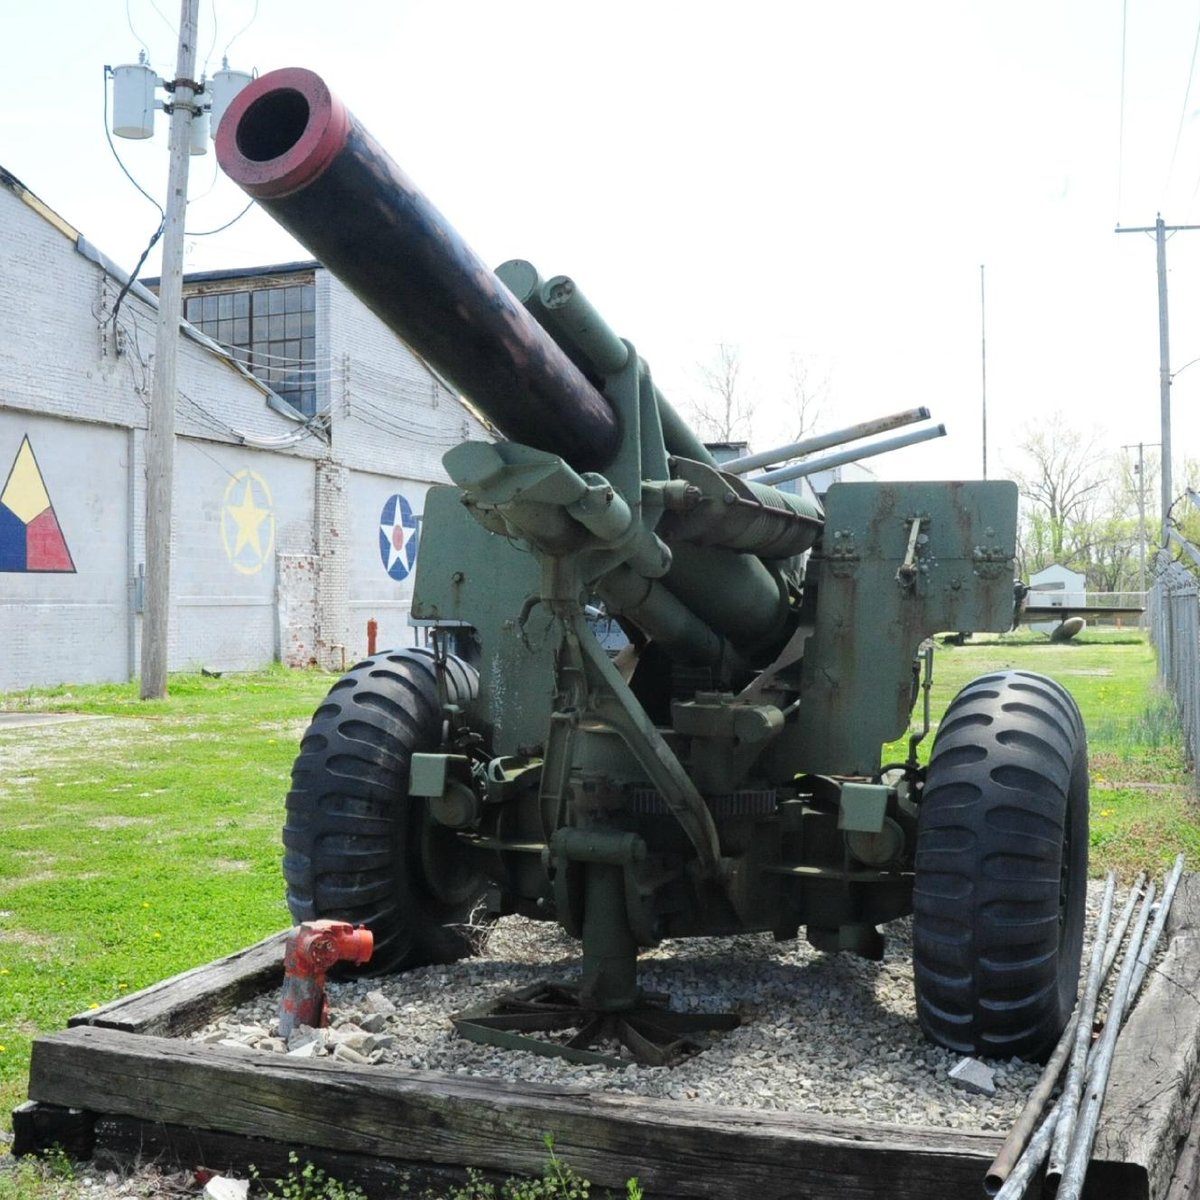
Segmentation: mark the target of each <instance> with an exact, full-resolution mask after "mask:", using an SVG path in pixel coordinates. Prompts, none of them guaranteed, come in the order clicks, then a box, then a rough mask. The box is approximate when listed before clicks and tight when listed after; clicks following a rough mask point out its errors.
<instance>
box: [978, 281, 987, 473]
mask: <svg viewBox="0 0 1200 1200" xmlns="http://www.w3.org/2000/svg"><path fill="white" fill-rule="evenodd" d="M979 365H980V368H981V370H982V372H983V477H984V479H986V478H987V306H986V297H985V293H984V289H983V263H980V264H979Z"/></svg>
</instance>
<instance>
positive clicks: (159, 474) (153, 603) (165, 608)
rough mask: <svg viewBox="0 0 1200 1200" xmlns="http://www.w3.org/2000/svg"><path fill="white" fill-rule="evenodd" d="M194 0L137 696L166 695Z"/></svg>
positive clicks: (164, 283)
mask: <svg viewBox="0 0 1200 1200" xmlns="http://www.w3.org/2000/svg"><path fill="white" fill-rule="evenodd" d="M199 7H200V0H181V3H180V13H179V54H178V58H177V60H176V67H175V82H174V101H173V105H172V109H171V139H170V147H169V150H170V167H169V169H168V173H167V208H166V228H165V229H164V231H163V252H162V280H161V283H160V285H159V291H158V330H157V333H156V334H155V338H154V390H153V393H152V395H151V398H150V418H149V426H148V428H147V430H146V603H145V611H144V613H143V618H142V683H141V696H142V699H143V700H161V699H162V698H163V697H164V696H165V695H166V694H167V649H168V646H169V644H170V609H171V497H172V488H173V486H174V475H175V397H176V387H175V357H176V352H177V350H178V347H179V321H180V318H181V316H182V313H183V227H184V218H185V216H186V214H187V188H188V155H189V153H190V148H191V126H192V103H193V99H194V97H195V94H196V91H197V87H196V84H195V81H194V79H193V76H194V74H195V71H196V25H197V20H198V14H199Z"/></svg>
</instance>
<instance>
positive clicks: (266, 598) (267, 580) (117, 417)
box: [0, 186, 487, 690]
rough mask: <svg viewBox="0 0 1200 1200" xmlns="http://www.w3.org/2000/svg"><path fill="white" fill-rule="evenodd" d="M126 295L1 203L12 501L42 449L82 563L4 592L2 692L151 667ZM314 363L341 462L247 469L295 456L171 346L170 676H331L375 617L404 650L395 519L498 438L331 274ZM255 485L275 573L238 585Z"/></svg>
mask: <svg viewBox="0 0 1200 1200" xmlns="http://www.w3.org/2000/svg"><path fill="white" fill-rule="evenodd" d="M118 290H119V286H118V284H117V283H116V282H115V281H114V280H112V279H111V278H110V277H109V276H107V275H106V273H105V272H104V271H103V270H102V269H101V268H100V267H99V266H98V265H97V264H95V263H94V262H92V261H91V260H89V259H88V258H86V257H85V256H84V255H82V254H81V253H79V252H78V251H77V250H76V248H75V246H74V244H73V242H72V241H71V240H70V239H69V238H67V237H66V236H64V234H63V233H62V232H60V231H59V230H58V229H57V228H55V227H54V226H53V225H51V224H50V223H49V222H48V221H46V220H45V219H43V217H42V216H40V215H39V214H38V213H36V212H34V211H33V210H32V209H30V208H29V207H28V206H27V205H26V204H25V203H24V202H23V201H22V200H21V199H20V198H19V197H17V196H16V195H14V194H13V193H12V192H11V191H10V190H9V189H7V188H6V187H3V186H0V486H2V483H3V478H5V477H7V473H8V469H9V467H10V466H11V463H12V459H13V457H14V455H15V454H16V451H17V449H18V448H19V446H20V442H21V438H22V437H23V436H25V434H26V433H29V434H30V436H31V437H33V436H35V435H36V442H35V451H36V453H37V454H38V459H39V463H40V464H41V466H42V468H43V471H44V472H45V473H46V475H47V477H48V479H47V482H48V483H49V482H50V478H51V477H52V478H53V479H54V480H56V481H59V482H56V483H55V484H54V487H53V488H52V500H53V501H54V503H55V505H56V509H58V511H59V513H60V516H62V517H63V521H64V528H65V532H66V534H67V540H68V544H69V545H70V546H71V549H72V553H75V548H76V546H77V545H79V546H81V547H82V546H85V545H86V547H87V552H86V553H84V554H82V557H77V559H76V561H77V563H80V562H82V563H84V564H85V566H86V570H85V569H81V570H80V571H79V573H78V574H76V575H40V576H36V577H34V576H30V575H28V574H25V573H15V572H0V690H9V689H12V688H21V687H28V686H33V685H36V684H47V683H57V682H89V681H99V680H114V679H124V678H128V677H129V675H130V674H131V673H136V670H137V667H138V664H139V659H140V645H139V636H140V617H139V616H137V615H136V613H134V612H133V611H132V607H133V606H132V598H133V595H134V592H135V586H134V582H135V579H136V577H137V574H138V570H139V565H140V564H142V563H144V562H145V517H144V507H145V483H144V481H145V447H144V439H145V427H146V420H147V409H148V400H149V392H150V387H151V382H152V369H153V350H154V327H155V320H156V314H155V312H154V310H153V309H152V308H151V307H149V306H148V305H145V304H143V303H142V302H141V301H139V300H137V299H136V297H133V296H131V295H130V296H126V298H125V300H124V302H123V303H122V306H121V311H120V316H119V320H118V332H117V334H116V335H115V336H114V334H113V330H112V325H111V315H112V311H113V304H114V302H115V299H116V295H117V292H118ZM316 345H317V355H318V362H319V363H320V366H319V369H318V379H319V383H318V387H319V401H320V403H322V404H323V405H327V406H328V410H329V412H330V415H331V421H332V445H331V446H329V445H326V444H325V443H323V442H322V441H320V440H318V439H316V438H312V437H308V438H305V439H304V440H301V441H299V442H298V443H297V444H295V445H291V446H280V447H278V448H274V449H255V448H254V447H253V446H252V445H247V444H244V443H245V442H247V441H249V442H253V441H255V440H258V439H268V440H272V439H274V440H276V441H278V440H279V439H281V438H282V439H285V440H286V438H287V436H288V435H290V434H292V433H294V431H295V430H296V429H297V425H296V424H295V423H294V422H292V421H290V420H288V419H287V418H285V417H283V416H281V415H280V414H278V413H277V412H275V411H273V410H272V408H270V407H269V406H268V404H267V402H266V399H265V397H264V395H263V393H262V391H261V390H260V389H259V388H258V387H257V386H256V385H255V384H254V383H253V382H251V381H248V380H246V379H245V378H244V377H242V376H241V375H239V374H238V373H237V372H236V371H235V370H234V369H233V368H232V367H231V366H230V365H229V364H227V363H226V362H224V361H223V360H222V359H221V358H219V357H218V356H215V355H213V354H212V353H210V352H209V351H208V350H206V349H204V348H203V347H202V346H200V345H198V344H197V343H196V342H195V341H193V340H190V339H188V338H186V337H181V339H180V344H179V361H178V368H177V370H178V382H179V390H180V393H181V398H180V401H179V405H178V409H177V417H176V420H177V430H178V434H179V441H178V444H177V451H176V464H175V488H174V504H173V510H172V527H173V532H174V538H175V549H174V557H173V564H172V585H173V586H172V602H173V606H174V607H173V613H172V621H171V641H170V650H169V663H170V666H171V669H173V670H178V669H184V668H189V667H195V666H199V665H204V666H207V667H209V668H210V669H221V670H236V669H244V668H249V667H253V666H257V665H260V664H261V663H263V662H266V661H268V660H270V659H271V658H272V657H274V656H275V655H276V654H277V653H279V652H280V651H281V650H282V651H283V652H284V653H285V656H286V657H287V658H288V659H289V660H290V661H299V660H300V659H301V658H303V660H304V661H308V659H309V658H316V659H317V661H319V662H320V663H321V665H323V666H325V667H329V668H332V669H338V668H339V667H340V666H341V664H342V662H343V661H354V660H356V659H357V658H359V657H361V656H362V655H363V654H365V652H366V620H367V618H368V617H369V616H375V617H376V619H377V620H379V621H380V623H381V626H382V628H381V636H380V644H381V645H387V644H392V645H398V644H406V643H408V642H409V641H411V631H410V630H409V628H408V626H407V614H408V605H409V598H410V596H411V580H408V581H405V582H403V583H402V584H399V585H398V584H397V583H396V582H395V581H393V580H391V579H389V577H388V576H387V573H386V571H385V570H384V569H383V565H382V562H381V559H380V555H379V546H378V529H379V514H380V509H381V507H382V503H383V500H385V499H386V497H387V495H390V494H393V493H395V492H400V493H403V494H404V495H405V496H406V497H407V498H408V499H409V500H410V502H411V503H412V504H413V507H414V510H415V511H417V512H418V513H420V509H421V505H422V504H423V497H424V493H425V490H426V489H427V486H428V484H429V483H431V482H435V481H436V482H442V481H444V480H445V473H444V471H443V469H442V467H441V456H442V454H443V453H444V452H445V451H446V450H447V449H449V448H450V447H451V446H453V445H455V444H457V443H458V442H459V441H461V440H463V438H464V437H486V436H487V435H486V431H485V430H484V429H483V427H482V426H481V425H480V424H479V423H478V422H477V421H476V420H475V419H474V418H473V417H472V416H471V415H470V414H469V412H468V411H467V410H466V409H465V408H464V407H463V406H462V405H461V404H459V402H458V401H457V399H456V398H455V397H454V396H453V395H452V394H451V393H450V392H448V391H447V390H446V389H445V388H444V387H443V386H442V385H441V384H440V383H438V382H436V381H435V380H434V378H433V377H432V376H431V375H430V374H429V372H428V371H427V370H426V369H425V368H424V366H423V365H422V364H421V363H420V362H419V360H417V359H416V358H415V357H414V356H413V355H412V354H411V353H410V352H409V351H408V350H407V349H406V348H405V347H404V346H403V345H402V344H401V343H400V342H399V341H398V340H397V339H396V338H395V337H394V336H393V335H392V334H391V333H390V332H389V331H388V330H387V329H386V328H385V327H384V326H383V324H382V323H381V322H380V321H379V320H378V319H377V318H376V317H374V316H373V315H372V314H371V313H370V312H369V311H368V310H367V309H366V308H365V307H364V306H363V305H361V304H360V303H359V302H358V301H357V300H356V299H355V298H354V297H353V296H352V295H350V293H349V292H348V291H347V290H346V289H345V288H344V287H343V286H342V285H341V284H340V283H338V282H337V280H335V279H333V277H332V276H330V275H329V273H328V272H326V271H323V270H319V271H318V272H317V343H316ZM118 346H119V348H120V353H119V354H118V353H117V348H118ZM243 469H246V470H252V471H254V472H255V473H256V474H257V475H259V476H260V477H261V478H263V479H264V480H265V481H267V483H268V485H269V486H270V490H271V495H272V500H273V501H274V506H273V507H274V522H275V526H274V537H275V545H274V557H273V559H272V561H271V562H270V563H266V564H264V565H263V568H262V571H261V572H259V573H256V574H255V575H254V576H244V575H240V574H239V573H236V572H231V571H230V562H229V556H228V554H227V553H226V549H225V547H224V546H223V544H222V542H221V536H220V531H221V527H222V507H223V504H224V502H225V499H226V497H225V491H224V489H225V487H226V485H227V483H228V480H229V479H230V478H231V477H232V476H234V475H236V474H237V472H238V471H240V470H243ZM60 506H61V507H60ZM281 558H282V559H283V560H286V563H287V566H286V567H285V568H284V570H285V574H286V579H285V578H284V577H283V576H281V575H279V574H278V573H277V572H278V571H279V567H278V562H279V560H280V559H281ZM306 571H307V572H308V574H309V578H310V580H313V583H312V588H311V591H306V587H307V585H306V583H305V582H304V576H305V572H306ZM235 574H237V575H238V578H236V579H235V578H233V575H235ZM314 577H315V578H314ZM281 582H282V583H284V585H285V586H284V587H282V588H281V587H280V584H281ZM285 591H286V595H285V594H284V592H285ZM35 609H36V611H35ZM306 623H307V624H306Z"/></svg>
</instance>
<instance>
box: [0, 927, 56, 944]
mask: <svg viewBox="0 0 1200 1200" xmlns="http://www.w3.org/2000/svg"><path fill="white" fill-rule="evenodd" d="M0 942H2V943H4V944H5V945H7V946H53V945H54V939H53V938H51V937H46V936H45V935H44V934H41V933H30V932H29V931H28V930H27V929H2V928H0Z"/></svg>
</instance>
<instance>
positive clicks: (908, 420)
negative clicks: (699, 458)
mask: <svg viewBox="0 0 1200 1200" xmlns="http://www.w3.org/2000/svg"><path fill="white" fill-rule="evenodd" d="M927 420H929V409H927V408H924V407H921V408H909V409H906V410H905V411H904V412H899V413H893V414H892V415H891V416H889V417H876V418H875V420H873V421H863V422H861V423H860V424H858V425H847V426H846V428H845V429H835V430H834V431H833V432H832V433H819V434H817V435H815V436H814V437H810V438H801V440H800V441H798V442H788V443H786V444H785V445H783V446H776V447H775V449H773V450H761V451H759V452H758V453H757V454H746V455H743V456H742V457H741V458H735V459H733V460H732V461H731V462H727V463H725V464H724V466H723V467H722V468H721V469H722V470H724V471H728V472H729V473H730V474H731V475H744V474H745V473H746V472H747V471H753V470H754V468H755V467H769V466H772V465H774V464H775V463H781V462H784V461H786V460H787V459H789V458H799V457H800V456H801V455H802V454H815V453H816V452H817V451H818V450H828V449H830V447H832V446H844V445H845V444H846V443H847V442H856V441H858V440H859V438H865V437H871V436H872V435H874V434H876V433H888V432H889V431H890V430H893V429H900V428H902V427H903V426H905V425H914V424H916V422H917V421H927Z"/></svg>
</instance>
